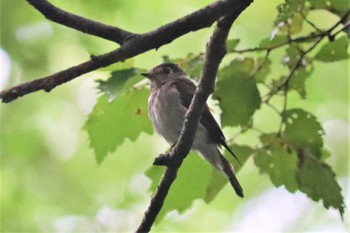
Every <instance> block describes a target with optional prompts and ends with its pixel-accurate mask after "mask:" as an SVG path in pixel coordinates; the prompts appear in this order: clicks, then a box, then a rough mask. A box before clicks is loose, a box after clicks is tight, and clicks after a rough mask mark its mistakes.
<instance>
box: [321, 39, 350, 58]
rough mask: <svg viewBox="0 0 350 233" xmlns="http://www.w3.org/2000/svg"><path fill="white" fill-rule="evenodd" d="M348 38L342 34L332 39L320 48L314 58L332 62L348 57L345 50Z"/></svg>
mask: <svg viewBox="0 0 350 233" xmlns="http://www.w3.org/2000/svg"><path fill="white" fill-rule="evenodd" d="M348 45H349V40H348V38H347V36H342V37H340V38H338V39H336V40H334V41H331V42H329V43H327V44H325V45H323V47H322V48H321V49H320V51H318V53H317V54H316V56H315V59H316V60H319V61H323V62H333V61H338V60H343V59H348V58H349V54H348V52H347V49H348Z"/></svg>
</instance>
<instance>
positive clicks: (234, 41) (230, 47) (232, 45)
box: [226, 39, 240, 53]
mask: <svg viewBox="0 0 350 233" xmlns="http://www.w3.org/2000/svg"><path fill="white" fill-rule="evenodd" d="M239 41H240V39H229V40H227V42H226V46H227V52H228V53H232V52H234V50H235V48H236V47H237V45H238V43H239Z"/></svg>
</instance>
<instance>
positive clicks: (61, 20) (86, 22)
mask: <svg viewBox="0 0 350 233" xmlns="http://www.w3.org/2000/svg"><path fill="white" fill-rule="evenodd" d="M27 1H28V3H29V4H30V5H32V6H33V7H34V8H35V9H37V10H38V11H39V12H40V13H41V14H43V15H44V16H45V17H46V18H47V19H49V20H51V21H53V22H56V23H58V24H61V25H65V26H67V27H70V28H73V29H76V30H78V31H81V32H84V33H87V34H91V35H94V36H98V37H101V38H104V39H107V40H111V41H114V42H116V43H118V44H120V45H121V44H123V43H124V41H125V40H126V39H127V38H129V37H131V36H132V35H134V34H133V33H130V32H128V31H125V30H123V29H120V28H118V27H113V26H109V25H105V24H103V23H99V22H96V21H93V20H91V19H87V18H84V17H81V16H78V15H75V14H72V13H69V12H67V11H64V10H62V9H60V8H57V7H55V6H54V5H52V4H51V3H49V2H48V1H47V0H27Z"/></svg>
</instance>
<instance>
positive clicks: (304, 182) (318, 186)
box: [297, 151, 345, 216]
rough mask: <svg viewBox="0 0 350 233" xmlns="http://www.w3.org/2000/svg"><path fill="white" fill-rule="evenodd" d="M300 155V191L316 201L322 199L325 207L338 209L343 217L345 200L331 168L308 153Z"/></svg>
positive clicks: (301, 152) (298, 177)
mask: <svg viewBox="0 0 350 233" xmlns="http://www.w3.org/2000/svg"><path fill="white" fill-rule="evenodd" d="M298 155H299V158H300V165H299V169H298V172H297V179H298V183H299V185H300V188H299V189H300V190H301V191H302V192H303V193H305V194H306V195H307V196H308V197H310V198H311V199H312V200H314V201H319V200H320V199H322V200H323V205H324V207H326V208H327V209H328V208H329V207H333V208H335V209H338V210H339V213H340V215H341V216H343V213H344V208H345V204H344V199H343V196H342V194H341V187H340V186H339V184H338V182H337V180H336V178H335V174H334V172H333V171H332V169H331V167H330V166H328V165H327V164H325V163H324V162H322V161H320V160H319V159H317V158H315V157H314V156H312V155H309V154H308V153H307V152H306V151H299V154H298Z"/></svg>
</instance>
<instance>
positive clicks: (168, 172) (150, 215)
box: [136, 1, 251, 232]
mask: <svg viewBox="0 0 350 233" xmlns="http://www.w3.org/2000/svg"><path fill="white" fill-rule="evenodd" d="M250 3H251V1H245V5H243V6H242V7H241V8H240V9H236V10H234V11H233V12H231V14H230V15H226V16H224V17H222V18H221V19H220V20H219V21H218V23H217V26H216V28H215V30H214V32H213V35H212V37H211V38H210V41H209V43H208V45H207V50H206V56H205V60H204V65H203V70H202V73H201V78H200V81H199V84H198V87H197V89H196V92H195V94H194V97H193V99H192V102H191V105H190V107H189V109H188V110H187V113H186V117H185V121H184V125H183V128H182V131H181V135H180V137H179V139H178V142H177V143H176V146H175V147H174V148H173V149H172V150H171V151H170V152H169V155H168V158H169V160H171V162H170V163H168V165H167V168H166V169H165V171H164V173H163V177H162V180H161V181H160V184H159V186H158V188H157V190H156V192H155V194H154V196H153V198H152V200H151V203H150V205H149V206H148V208H147V210H146V212H145V215H144V218H143V220H142V222H141V224H140V226H139V227H138V229H137V231H136V232H149V231H150V229H151V227H152V225H153V223H154V221H155V219H156V217H157V215H158V213H159V212H160V210H161V208H162V206H163V203H164V200H165V198H166V196H167V194H168V191H169V189H170V187H171V185H172V183H173V182H174V180H175V179H176V176H177V171H178V169H179V167H180V166H181V164H182V162H183V160H184V159H185V157H186V156H187V154H188V153H189V151H190V149H191V146H192V143H193V138H194V136H195V133H196V131H197V126H198V121H199V119H200V116H201V113H202V110H203V107H204V105H205V103H206V101H207V99H208V97H209V95H210V94H211V93H212V92H213V90H214V83H215V77H216V74H217V71H218V68H219V65H220V63H221V60H222V58H223V57H224V55H225V53H226V39H227V36H228V33H229V31H230V28H231V25H232V23H233V21H234V20H235V19H236V18H237V17H238V15H239V14H240V13H241V12H242V11H243V10H244V9H245V8H246V7H247V6H248V5H249V4H250Z"/></svg>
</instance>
